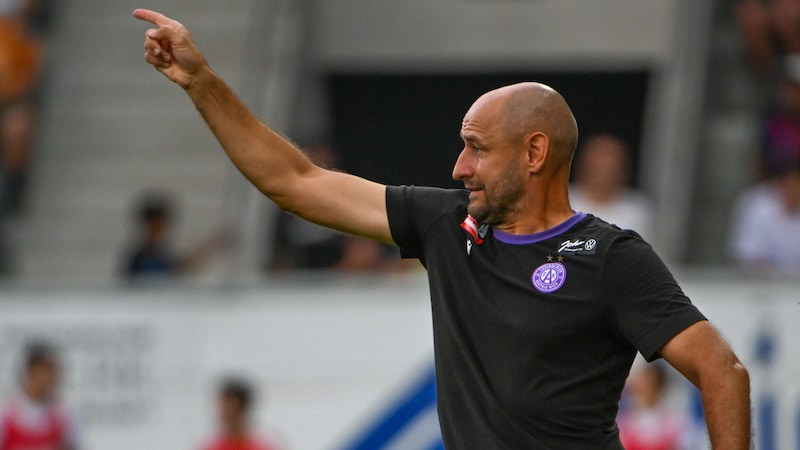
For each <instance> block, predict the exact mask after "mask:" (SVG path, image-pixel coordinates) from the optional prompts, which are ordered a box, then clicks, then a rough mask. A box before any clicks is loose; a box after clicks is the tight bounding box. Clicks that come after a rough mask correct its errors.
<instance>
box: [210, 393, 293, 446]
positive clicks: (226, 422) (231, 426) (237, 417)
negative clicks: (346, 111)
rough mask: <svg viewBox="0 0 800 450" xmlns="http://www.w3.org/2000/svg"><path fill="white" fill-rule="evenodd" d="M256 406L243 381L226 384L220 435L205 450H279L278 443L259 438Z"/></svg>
mask: <svg viewBox="0 0 800 450" xmlns="http://www.w3.org/2000/svg"><path fill="white" fill-rule="evenodd" d="M254 402H255V399H254V395H253V391H252V389H251V387H250V385H249V384H248V383H247V382H245V381H243V380H240V379H235V378H231V379H228V380H225V381H224V382H223V383H222V384H221V386H220V388H219V392H218V393H217V414H218V420H219V426H220V430H219V434H218V436H217V437H215V438H214V439H212V440H211V442H209V443H208V444H206V445H204V446H203V447H202V448H203V450H277V449H279V448H280V446H278V444H277V443H276V442H275V441H274V440H269V439H266V438H264V437H256V434H255V433H254V432H253V431H252V430H251V424H250V410H251V408H252V406H253V403H254Z"/></svg>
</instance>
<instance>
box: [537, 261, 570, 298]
mask: <svg viewBox="0 0 800 450" xmlns="http://www.w3.org/2000/svg"><path fill="white" fill-rule="evenodd" d="M548 260H549V261H552V257H549V258H548ZM561 261H562V258H561V257H559V262H546V263H544V264H542V265H541V266H539V267H537V268H536V270H534V271H533V275H531V283H533V287H535V288H536V290H537V291H539V292H541V293H543V294H549V293H551V292H555V291H557V290H559V289H561V286H563V285H564V282H565V281H566V280H567V267H566V266H564V263H562V262H561Z"/></svg>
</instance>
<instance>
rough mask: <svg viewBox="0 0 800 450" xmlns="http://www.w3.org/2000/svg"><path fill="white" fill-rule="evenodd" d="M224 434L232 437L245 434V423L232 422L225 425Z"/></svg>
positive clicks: (240, 436) (239, 436)
mask: <svg viewBox="0 0 800 450" xmlns="http://www.w3.org/2000/svg"><path fill="white" fill-rule="evenodd" d="M225 435H226V436H229V437H233V438H242V437H245V436H247V424H246V423H244V422H239V421H237V422H233V423H228V424H226V425H225Z"/></svg>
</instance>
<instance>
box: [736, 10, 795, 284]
mask: <svg viewBox="0 0 800 450" xmlns="http://www.w3.org/2000/svg"><path fill="white" fill-rule="evenodd" d="M735 12H736V20H737V24H738V27H739V30H740V34H741V36H742V42H743V48H744V50H745V53H746V54H745V56H746V58H747V59H748V61H749V62H750V68H751V71H752V74H753V78H754V79H756V80H757V82H758V86H759V89H760V91H759V96H760V98H762V99H763V101H762V107H763V111H761V116H762V120H761V121H760V136H761V138H760V140H759V147H758V149H757V151H756V152H755V155H754V160H755V161H756V164H755V165H754V166H755V170H754V173H753V179H754V180H755V184H754V185H753V186H752V187H751V188H750V189H748V190H747V191H745V192H743V193H741V194H740V196H739V198H738V199H737V202H736V205H735V209H734V212H733V216H732V220H731V231H730V240H729V242H730V244H729V250H730V254H731V258H732V260H733V261H734V262H735V263H737V264H738V265H740V266H741V267H743V268H746V269H751V270H757V271H760V272H772V273H783V274H798V273H800V1H797V0H740V1H739V2H738V4H737V6H736V11H735Z"/></svg>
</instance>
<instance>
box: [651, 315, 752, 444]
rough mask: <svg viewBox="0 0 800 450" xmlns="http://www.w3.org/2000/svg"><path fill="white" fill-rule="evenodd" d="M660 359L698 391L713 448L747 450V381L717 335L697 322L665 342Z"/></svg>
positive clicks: (726, 346) (717, 333)
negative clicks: (662, 358)
mask: <svg viewBox="0 0 800 450" xmlns="http://www.w3.org/2000/svg"><path fill="white" fill-rule="evenodd" d="M661 355H662V356H663V357H664V359H666V360H667V362H669V363H670V364H671V365H672V366H673V367H675V368H676V369H677V370H678V371H679V372H681V373H682V374H683V375H684V376H685V377H686V378H687V379H688V380H689V381H691V382H692V383H693V384H694V385H695V386H697V388H698V389H700V393H701V396H702V399H703V410H704V412H705V417H706V425H707V426H708V433H709V436H710V438H711V446H712V448H715V449H726V450H728V449H730V450H737V449H741V450H746V449H749V448H750V446H751V423H750V378H749V375H748V373H747V370H746V369H745V367H744V366H743V365H742V363H741V362H740V361H739V359H738V358H737V357H736V355H735V354H734V353H733V350H731V348H730V347H729V346H728V344H727V343H726V342H725V341H724V340H723V339H722V336H720V334H719V332H717V330H715V329H714V328H713V327H712V326H711V325H710V324H709V323H708V322H707V321H702V322H697V323H695V324H694V325H692V326H690V327H689V328H687V329H685V330H684V331H682V332H681V333H679V334H678V335H677V336H675V337H674V338H672V339H671V340H670V341H669V342H667V344H666V345H665V346H664V347H663V348H662V349H661Z"/></svg>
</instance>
